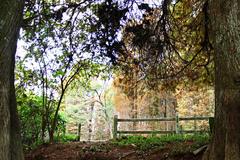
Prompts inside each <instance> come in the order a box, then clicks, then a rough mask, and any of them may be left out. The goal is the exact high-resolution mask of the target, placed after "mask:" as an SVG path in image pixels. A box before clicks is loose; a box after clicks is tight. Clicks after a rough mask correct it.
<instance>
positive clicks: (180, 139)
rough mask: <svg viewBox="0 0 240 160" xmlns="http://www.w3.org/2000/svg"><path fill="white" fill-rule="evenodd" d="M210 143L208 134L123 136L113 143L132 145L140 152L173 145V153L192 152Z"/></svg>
mask: <svg viewBox="0 0 240 160" xmlns="http://www.w3.org/2000/svg"><path fill="white" fill-rule="evenodd" d="M208 142H209V135H208V134H184V135H176V134H173V135H162V136H149V137H144V136H121V137H120V138H118V139H117V140H113V141H112V143H113V144H114V145H118V146H128V145H132V146H135V147H137V148H138V149H140V150H149V149H152V148H164V147H165V146H166V144H172V146H173V148H174V151H173V152H176V153H178V152H191V151H192V150H195V149H197V148H198V147H201V146H203V145H205V144H207V143H208Z"/></svg>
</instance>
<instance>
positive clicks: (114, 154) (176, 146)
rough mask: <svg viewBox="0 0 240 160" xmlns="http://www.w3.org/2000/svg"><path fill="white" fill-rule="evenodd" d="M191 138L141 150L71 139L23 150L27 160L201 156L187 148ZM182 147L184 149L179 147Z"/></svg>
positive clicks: (172, 159) (182, 158) (148, 159)
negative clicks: (28, 150)
mask: <svg viewBox="0 0 240 160" xmlns="http://www.w3.org/2000/svg"><path fill="white" fill-rule="evenodd" d="M193 143H194V142H191V141H187V142H181V143H179V142H178V143H168V144H165V145H164V146H162V147H154V148H152V149H150V150H147V151H143V150H139V149H137V147H136V146H134V145H128V146H117V145H114V144H112V143H110V142H98V143H86V142H70V143H64V144H61V143H58V144H48V145H42V146H40V147H38V148H37V149H35V150H32V151H30V152H28V153H26V154H25V158H26V160H200V159H201V157H202V154H203V153H199V154H198V155H193V154H192V152H190V151H186V149H187V148H191V145H193ZM183 149H184V152H183V151H182V150H183Z"/></svg>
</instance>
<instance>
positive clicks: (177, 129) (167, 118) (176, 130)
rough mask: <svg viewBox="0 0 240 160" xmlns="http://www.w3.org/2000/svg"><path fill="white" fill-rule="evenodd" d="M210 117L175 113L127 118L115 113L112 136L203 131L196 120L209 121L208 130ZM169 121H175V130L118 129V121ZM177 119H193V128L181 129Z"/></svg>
mask: <svg viewBox="0 0 240 160" xmlns="http://www.w3.org/2000/svg"><path fill="white" fill-rule="evenodd" d="M211 119H213V117H210V116H202V117H197V116H193V117H179V116H178V114H176V117H165V118H134V119H131V118H127V119H121V118H118V116H117V115H115V116H114V126H113V138H114V139H115V138H117V135H118V134H153V133H154V134H169V133H176V134H178V133H179V132H183V133H196V132H203V131H202V130H197V123H196V121H199V120H208V122H209V126H210V130H211V126H212V124H211V123H210V122H211ZM169 121H173V122H176V125H175V130H171V131H163V130H152V131H133V130H131V131H122V130H118V123H119V122H169ZM179 121H194V130H182V129H181V127H179Z"/></svg>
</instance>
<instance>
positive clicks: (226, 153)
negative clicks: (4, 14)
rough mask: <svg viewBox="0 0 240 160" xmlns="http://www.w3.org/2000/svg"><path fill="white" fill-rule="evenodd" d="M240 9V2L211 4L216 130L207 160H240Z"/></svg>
mask: <svg viewBox="0 0 240 160" xmlns="http://www.w3.org/2000/svg"><path fill="white" fill-rule="evenodd" d="M239 6H240V2H239V1H224V0H215V1H213V0H211V1H209V7H208V9H209V15H210V23H211V30H209V33H211V40H212V44H213V48H214V52H215V54H214V56H215V59H214V61H215V124H214V126H215V127H214V133H213V139H212V142H211V144H210V146H209V148H208V151H207V153H206V155H205V157H204V159H209V160H239V159H240V152H239V150H240V128H239V125H238V124H239V122H240V99H239V97H240V92H239V89H240V83H239V82H240V72H239V71H240V68H239V67H240V49H239V45H240V38H239V25H240V17H239V14H240V11H239Z"/></svg>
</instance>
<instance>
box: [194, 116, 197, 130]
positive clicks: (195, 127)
mask: <svg viewBox="0 0 240 160" xmlns="http://www.w3.org/2000/svg"><path fill="white" fill-rule="evenodd" d="M196 132H197V121H196V115H195V114H194V133H195V134H196Z"/></svg>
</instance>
